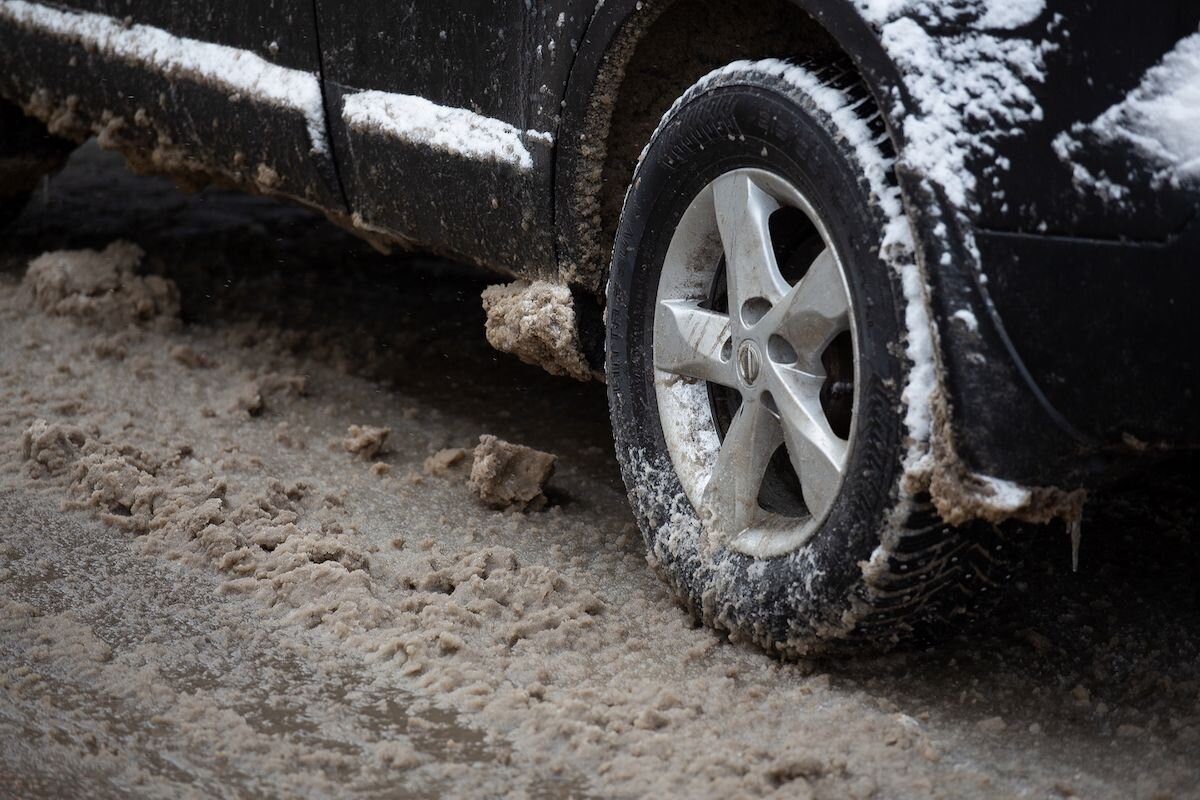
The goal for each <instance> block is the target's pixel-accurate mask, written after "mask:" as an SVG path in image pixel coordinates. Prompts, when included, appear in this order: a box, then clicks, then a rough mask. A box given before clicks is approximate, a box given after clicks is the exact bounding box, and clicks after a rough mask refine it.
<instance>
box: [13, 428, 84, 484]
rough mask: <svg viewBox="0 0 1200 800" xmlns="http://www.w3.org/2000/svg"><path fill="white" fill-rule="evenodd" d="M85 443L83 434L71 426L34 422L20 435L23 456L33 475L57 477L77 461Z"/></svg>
mask: <svg viewBox="0 0 1200 800" xmlns="http://www.w3.org/2000/svg"><path fill="white" fill-rule="evenodd" d="M86 440H87V437H86V436H85V435H84V433H83V431H81V430H80V429H79V428H76V427H74V426H72V425H60V424H58V423H54V424H50V423H48V422H46V420H44V419H39V420H34V423H33V424H32V425H30V426H29V428H28V429H27V430H26V431H25V432H24V433H23V434H21V455H22V457H23V458H24V459H25V460H26V461H27V462H29V463H28V470H29V474H30V475H34V476H41V475H58V474H60V473H62V472H63V471H65V470H66V468H67V467H68V466H70V465H71V463H73V462H74V461H75V459H76V458H77V457H78V455H79V448H81V447H83V444H84V442H85V441H86Z"/></svg>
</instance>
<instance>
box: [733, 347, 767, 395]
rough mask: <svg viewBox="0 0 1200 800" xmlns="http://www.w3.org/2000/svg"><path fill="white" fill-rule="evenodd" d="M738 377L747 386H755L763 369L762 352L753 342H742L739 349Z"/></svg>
mask: <svg viewBox="0 0 1200 800" xmlns="http://www.w3.org/2000/svg"><path fill="white" fill-rule="evenodd" d="M737 365H738V377H739V378H740V379H741V381H742V383H744V384H745V385H746V386H753V385H754V382H755V381H757V380H758V373H759V370H761V369H762V352H761V351H760V350H759V349H758V345H756V344H755V343H754V342H751V341H745V342H742V346H741V347H739V348H738V358H737Z"/></svg>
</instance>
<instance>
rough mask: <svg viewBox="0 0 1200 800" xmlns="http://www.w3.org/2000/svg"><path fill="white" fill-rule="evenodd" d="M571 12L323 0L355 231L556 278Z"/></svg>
mask: <svg viewBox="0 0 1200 800" xmlns="http://www.w3.org/2000/svg"><path fill="white" fill-rule="evenodd" d="M568 5H569V3H568V2H566V0H495V1H494V2H492V1H491V0H439V1H438V2H433V1H432V0H400V1H399V2H396V1H395V0H361V1H360V2H354V3H350V2H345V0H317V17H318V24H319V29H320V38H321V52H322V63H323V68H324V75H325V80H326V84H325V85H326V104H327V107H328V108H329V112H330V127H331V130H332V134H333V142H334V150H335V153H336V157H337V161H338V165H339V171H340V174H341V176H342V181H343V185H344V186H345V189H346V194H347V198H348V201H349V204H350V207H351V209H352V210H353V212H354V214H355V221H356V223H357V224H359V225H360V226H363V227H366V228H369V229H377V230H382V231H385V232H387V233H389V234H392V235H397V236H400V237H402V238H407V239H411V240H413V241H415V242H418V243H420V244H422V245H425V246H432V247H434V248H435V249H439V250H442V251H447V252H451V253H453V254H455V255H458V256H462V257H466V258H468V259H470V260H473V261H476V262H478V263H482V264H485V265H488V266H491V267H494V268H497V269H501V270H509V271H513V272H520V273H523V274H536V273H539V272H542V271H548V270H549V269H551V267H552V264H553V242H554V237H553V215H552V208H553V203H552V192H551V189H552V169H551V164H552V154H553V142H554V129H555V126H556V124H557V112H558V103H559V99H560V98H561V92H562V87H563V86H564V85H565V81H566V74H567V70H568V69H569V64H570V59H571V55H572V54H573V46H574V43H575V42H576V41H577V40H578V38H580V37H581V35H582V30H583V26H585V25H586V24H587V19H586V18H585V17H584V16H582V15H576V14H570V13H568V9H567V6H568ZM575 5H578V4H577V3H576V4H575Z"/></svg>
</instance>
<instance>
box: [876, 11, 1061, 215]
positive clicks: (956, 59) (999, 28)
mask: <svg viewBox="0 0 1200 800" xmlns="http://www.w3.org/2000/svg"><path fill="white" fill-rule="evenodd" d="M857 7H858V10H859V13H860V14H862V16H863V18H864V19H866V20H867V21H868V22H869V23H871V24H872V25H873V26H875V27H876V28H877V29H878V30H879V33H880V39H881V41H882V43H883V46H884V49H885V50H886V51H887V52H888V55H889V56H891V58H892V60H893V61H894V62H895V64H896V66H897V67H898V69H899V70H900V73H901V76H902V80H903V82H904V87H905V89H907V92H908V95H909V97H910V98H911V101H912V105H911V107H904V106H901V107H900V108H898V109H896V111H897V115H898V116H899V118H900V119H901V120H902V127H903V133H904V141H905V146H904V153H903V158H904V160H905V162H907V163H908V165H909V166H911V167H913V168H914V169H915V170H917V171H918V172H920V173H921V174H922V175H924V176H925V177H926V178H928V179H929V180H931V181H933V182H934V183H936V184H937V185H939V186H940V187H941V188H942V189H943V190H944V191H945V193H946V197H947V199H948V200H949V201H950V202H951V203H952V204H953V205H954V206H955V207H956V208H959V209H963V210H973V209H974V208H975V207H976V206H975V204H974V203H973V201H972V200H971V195H972V193H973V192H974V191H975V188H976V186H975V183H976V180H975V176H974V174H973V173H972V172H971V171H970V170H968V169H967V165H968V163H969V161H971V160H972V159H990V158H992V157H994V156H995V155H996V151H995V147H994V145H995V142H996V141H997V140H999V139H1001V138H1004V137H1008V136H1013V135H1017V134H1019V133H1020V131H1021V127H1022V126H1023V125H1025V124H1027V123H1029V122H1031V121H1035V120H1039V119H1041V118H1042V109H1041V107H1040V106H1039V105H1038V103H1037V99H1036V98H1035V96H1034V94H1033V91H1032V88H1031V87H1033V86H1034V85H1036V84H1038V83H1041V82H1042V81H1044V80H1045V61H1044V57H1045V54H1046V53H1047V52H1049V51H1050V50H1052V49H1054V45H1053V44H1051V43H1049V42H1045V41H1035V40H1033V39H1029V38H1024V37H1022V36H1019V35H1016V34H1013V33H1009V31H1012V30H1014V29H1019V28H1023V27H1025V26H1028V25H1031V24H1033V23H1034V22H1035V21H1036V20H1037V19H1038V17H1040V16H1041V14H1042V12H1043V11H1044V10H1045V3H1044V0H1011V1H1010V0H947V2H937V1H936V0H858V2H857ZM1053 24H1056V23H1054V22H1052V23H1051V25H1053ZM942 27H950V28H952V29H953V30H954V31H955V32H954V33H950V34H943V33H937V32H931V30H933V31H936V30H938V29H940V28H942Z"/></svg>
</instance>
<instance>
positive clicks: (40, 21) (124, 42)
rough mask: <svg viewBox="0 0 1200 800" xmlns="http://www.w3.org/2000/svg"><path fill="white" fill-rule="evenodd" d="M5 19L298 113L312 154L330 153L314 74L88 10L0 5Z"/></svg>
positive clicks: (3, 1)
mask: <svg viewBox="0 0 1200 800" xmlns="http://www.w3.org/2000/svg"><path fill="white" fill-rule="evenodd" d="M4 18H8V19H10V20H12V21H14V22H16V23H18V24H21V25H25V26H27V27H29V28H32V29H34V30H38V31H43V32H46V33H49V34H51V35H53V36H56V37H58V38H61V39H66V40H68V41H71V42H76V43H79V44H81V45H83V46H84V47H87V48H92V49H95V50H96V51H97V52H99V53H101V54H103V55H106V56H113V57H117V58H121V59H124V60H125V61H128V62H130V63H133V64H136V65H138V66H140V67H143V68H145V69H148V70H152V71H155V72H159V73H162V74H164V75H170V76H175V75H180V74H182V75H183V76H187V77H192V78H195V79H197V80H200V81H203V82H205V83H209V84H211V85H214V86H217V87H220V88H221V89H222V90H223V91H226V92H228V93H229V94H241V95H244V96H246V97H248V98H251V99H255V100H258V101H260V102H263V103H266V104H269V105H273V106H276V107H278V108H284V109H289V110H293V111H297V112H299V113H300V114H301V115H302V116H303V117H304V120H305V123H306V125H307V127H308V136H309V140H310V142H311V144H312V148H313V150H314V151H317V152H321V153H325V152H328V143H327V141H326V138H325V108H324V105H323V101H322V98H321V83H320V80H319V79H318V77H317V75H316V74H314V73H311V72H305V71H303V70H296V69H288V68H287V67H281V66H278V65H276V64H272V63H270V62H269V61H266V60H265V59H263V58H261V57H259V56H258V55H255V54H254V53H252V52H249V51H247V50H239V49H237V48H234V47H227V46H225V45H220V44H212V43H211V42H201V41H197V40H195V39H185V38H183V37H180V36H176V35H174V34H171V33H168V32H167V31H164V30H161V29H159V28H154V27H150V26H149V25H126V24H125V23H124V22H122V21H121V20H117V19H114V18H112V17H109V16H105V15H103V14H95V13H92V12H87V11H60V10H58V9H54V8H48V7H47V6H43V5H38V4H36V3H29V2H26V1H25V0H0V19H4Z"/></svg>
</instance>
